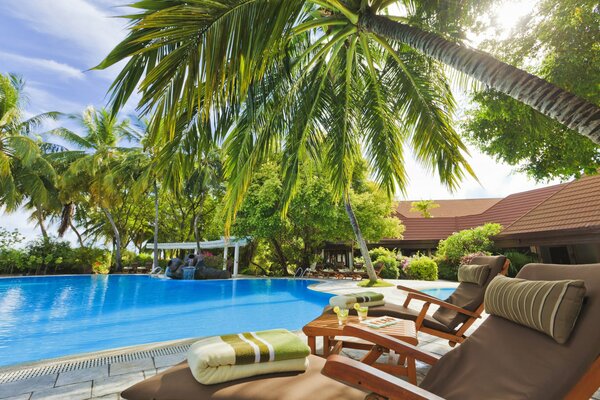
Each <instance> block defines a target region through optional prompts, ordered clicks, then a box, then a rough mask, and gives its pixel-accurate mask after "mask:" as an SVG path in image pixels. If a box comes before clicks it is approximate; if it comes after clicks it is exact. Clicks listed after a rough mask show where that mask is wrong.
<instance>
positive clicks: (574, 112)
mask: <svg viewBox="0 0 600 400" xmlns="http://www.w3.org/2000/svg"><path fill="white" fill-rule="evenodd" d="M359 27H360V28H361V29H363V30H365V31H367V32H371V33H374V34H376V35H379V36H380V37H385V38H388V39H392V40H395V41H398V42H402V43H405V44H407V45H409V46H410V47H412V48H414V49H417V50H419V51H421V52H423V54H425V55H427V56H428V57H431V58H434V59H436V60H438V61H440V62H442V63H444V64H446V65H449V66H451V67H453V68H455V69H457V70H458V71H460V72H463V73H465V74H466V75H468V76H470V77H472V78H475V79H477V80H479V81H480V82H483V83H485V84H486V85H488V86H489V87H490V88H492V89H495V90H497V91H499V92H502V93H504V94H507V95H509V96H510V97H512V98H514V99H516V100H519V101H520V102H523V103H525V104H527V105H529V106H530V107H532V108H533V109H535V110H537V111H539V112H540V113H542V114H544V115H546V116H548V117H550V118H552V119H554V120H556V121H558V122H560V123H562V124H564V125H566V126H567V127H569V128H570V129H573V130H574V131H577V132H579V133H580V134H582V135H584V136H586V137H588V138H589V139H591V140H592V141H593V142H595V143H598V144H600V107H598V106H596V105H595V104H592V103H590V102H588V101H586V100H584V99H582V98H580V97H577V96H575V95H574V94H572V93H569V92H567V91H566V90H563V89H561V88H559V87H557V86H555V85H553V84H551V83H549V82H547V81H545V80H543V79H541V78H538V77H537V76H534V75H531V74H529V73H527V72H525V71H523V70H520V69H518V68H515V67H513V66H512V65H509V64H506V63H504V62H502V61H499V60H497V59H495V58H494V57H492V56H490V55H489V54H486V53H483V52H481V51H478V50H475V49H471V48H468V47H466V46H464V45H460V44H457V43H453V42H450V41H448V40H446V39H444V38H443V37H441V36H439V35H436V34H433V33H430V32H426V31H423V30H421V29H419V28H415V27H413V26H409V25H406V24H403V23H400V22H395V21H392V20H391V19H389V18H386V17H384V16H380V15H374V14H372V13H369V12H366V13H363V14H361V16H360V20H359Z"/></svg>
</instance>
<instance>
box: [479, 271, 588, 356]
mask: <svg viewBox="0 0 600 400" xmlns="http://www.w3.org/2000/svg"><path fill="white" fill-rule="evenodd" d="M584 296H585V286H584V283H583V281H581V280H561V281H529V280H524V279H517V278H507V277H505V276H498V277H496V278H494V280H493V281H492V282H491V283H490V285H489V286H488V288H487V291H486V293H485V299H484V305H485V310H486V312H487V313H489V314H492V315H497V316H499V317H502V318H506V319H508V320H510V321H513V322H516V323H518V324H520V325H524V326H527V327H529V328H532V329H535V330H537V331H540V332H543V333H545V334H546V335H548V336H550V337H551V338H553V339H554V340H556V342H557V343H560V344H564V343H565V342H566V341H567V340H568V339H569V336H570V335H571V331H572V330H573V327H574V326H575V322H576V321H577V317H578V316H579V311H580V310H581V304H582V303H583V298H584Z"/></svg>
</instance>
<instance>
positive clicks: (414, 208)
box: [410, 200, 440, 218]
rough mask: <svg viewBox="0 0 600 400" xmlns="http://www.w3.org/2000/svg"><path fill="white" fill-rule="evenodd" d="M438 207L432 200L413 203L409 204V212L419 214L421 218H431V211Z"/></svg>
mask: <svg viewBox="0 0 600 400" xmlns="http://www.w3.org/2000/svg"><path fill="white" fill-rule="evenodd" d="M439 206H440V205H439V204H437V203H435V202H434V201H433V200H420V201H413V202H412V203H411V204H410V211H411V212H418V213H421V216H422V217H423V218H432V217H433V215H431V210H432V209H434V208H438V207H439Z"/></svg>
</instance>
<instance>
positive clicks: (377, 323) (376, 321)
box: [362, 317, 400, 329]
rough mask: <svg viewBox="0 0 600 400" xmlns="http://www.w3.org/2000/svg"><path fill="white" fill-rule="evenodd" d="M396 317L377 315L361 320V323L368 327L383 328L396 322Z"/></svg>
mask: <svg viewBox="0 0 600 400" xmlns="http://www.w3.org/2000/svg"><path fill="white" fill-rule="evenodd" d="M398 321H400V320H399V319H398V318H394V317H379V318H373V319H368V320H365V321H363V322H362V323H363V324H365V325H367V326H368V327H369V328H375V329H377V328H383V327H385V326H390V325H394V324H396V323H398Z"/></svg>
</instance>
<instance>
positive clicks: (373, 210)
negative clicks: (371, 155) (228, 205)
mask: <svg viewBox="0 0 600 400" xmlns="http://www.w3.org/2000/svg"><path fill="white" fill-rule="evenodd" d="M355 182H356V183H357V186H358V187H359V188H360V189H361V190H363V191H362V192H358V193H356V192H352V193H351V201H352V204H353V207H354V211H355V214H356V216H357V219H358V220H359V223H360V226H361V229H362V231H363V235H364V236H365V237H366V238H367V240H370V241H377V240H379V239H381V237H384V236H386V237H399V236H401V233H402V231H403V226H402V225H401V224H400V221H399V220H398V219H397V218H394V217H392V211H393V205H392V202H391V200H389V199H388V198H387V197H386V195H385V193H383V192H382V191H380V190H378V189H377V188H376V187H375V186H374V185H373V184H372V183H371V182H368V181H362V180H360V179H356V180H355ZM282 191H283V182H282V179H281V176H280V167H279V165H278V164H277V163H275V162H270V163H266V164H264V165H263V167H262V168H261V169H259V170H258V171H257V172H256V173H255V174H254V176H253V180H252V183H251V185H250V188H249V190H248V193H247V196H246V198H245V200H244V203H243V204H242V207H241V209H240V211H239V213H238V217H237V220H236V223H235V225H234V226H233V228H232V231H233V234H234V235H236V236H251V237H253V238H254V239H255V240H256V241H257V249H256V251H255V254H254V259H253V260H252V262H253V263H255V264H257V265H258V266H260V269H262V271H259V273H261V274H264V273H268V274H277V271H280V273H283V274H286V273H287V271H288V270H290V271H293V270H294V269H295V266H298V265H302V266H304V267H308V266H309V265H310V264H311V263H312V262H313V260H314V257H315V255H316V254H317V253H318V251H319V250H320V249H321V248H322V246H323V244H324V243H325V241H340V242H341V241H344V242H349V241H351V240H352V239H353V238H354V234H353V232H352V228H351V226H350V223H349V222H348V217H347V215H346V211H345V209H344V207H343V205H341V204H335V202H334V196H333V193H332V191H331V188H330V187H329V184H328V182H327V179H326V178H325V177H324V176H323V173H322V172H321V171H320V170H319V169H318V168H316V167H314V166H313V167H311V165H310V164H308V165H306V168H304V169H303V172H302V173H301V184H300V186H299V187H298V190H297V193H296V195H295V197H294V198H293V199H292V200H291V202H290V204H289V207H288V210H287V214H286V215H285V216H282V207H283V206H284V204H283V203H282ZM253 268H255V269H256V268H259V267H253ZM265 271H267V272H265Z"/></svg>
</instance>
